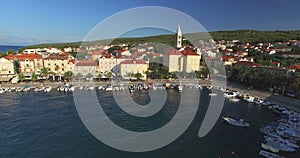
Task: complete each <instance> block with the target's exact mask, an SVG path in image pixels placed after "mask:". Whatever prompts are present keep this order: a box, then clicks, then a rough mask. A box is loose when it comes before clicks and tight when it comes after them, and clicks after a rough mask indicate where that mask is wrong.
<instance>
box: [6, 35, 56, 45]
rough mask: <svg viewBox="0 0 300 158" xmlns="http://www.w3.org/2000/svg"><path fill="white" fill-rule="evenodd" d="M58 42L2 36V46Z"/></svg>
mask: <svg viewBox="0 0 300 158" xmlns="http://www.w3.org/2000/svg"><path fill="white" fill-rule="evenodd" d="M53 42H56V41H51V40H40V39H36V38H26V37H16V36H10V35H0V45H22V46H23V45H24V46H26V45H32V44H40V43H53Z"/></svg>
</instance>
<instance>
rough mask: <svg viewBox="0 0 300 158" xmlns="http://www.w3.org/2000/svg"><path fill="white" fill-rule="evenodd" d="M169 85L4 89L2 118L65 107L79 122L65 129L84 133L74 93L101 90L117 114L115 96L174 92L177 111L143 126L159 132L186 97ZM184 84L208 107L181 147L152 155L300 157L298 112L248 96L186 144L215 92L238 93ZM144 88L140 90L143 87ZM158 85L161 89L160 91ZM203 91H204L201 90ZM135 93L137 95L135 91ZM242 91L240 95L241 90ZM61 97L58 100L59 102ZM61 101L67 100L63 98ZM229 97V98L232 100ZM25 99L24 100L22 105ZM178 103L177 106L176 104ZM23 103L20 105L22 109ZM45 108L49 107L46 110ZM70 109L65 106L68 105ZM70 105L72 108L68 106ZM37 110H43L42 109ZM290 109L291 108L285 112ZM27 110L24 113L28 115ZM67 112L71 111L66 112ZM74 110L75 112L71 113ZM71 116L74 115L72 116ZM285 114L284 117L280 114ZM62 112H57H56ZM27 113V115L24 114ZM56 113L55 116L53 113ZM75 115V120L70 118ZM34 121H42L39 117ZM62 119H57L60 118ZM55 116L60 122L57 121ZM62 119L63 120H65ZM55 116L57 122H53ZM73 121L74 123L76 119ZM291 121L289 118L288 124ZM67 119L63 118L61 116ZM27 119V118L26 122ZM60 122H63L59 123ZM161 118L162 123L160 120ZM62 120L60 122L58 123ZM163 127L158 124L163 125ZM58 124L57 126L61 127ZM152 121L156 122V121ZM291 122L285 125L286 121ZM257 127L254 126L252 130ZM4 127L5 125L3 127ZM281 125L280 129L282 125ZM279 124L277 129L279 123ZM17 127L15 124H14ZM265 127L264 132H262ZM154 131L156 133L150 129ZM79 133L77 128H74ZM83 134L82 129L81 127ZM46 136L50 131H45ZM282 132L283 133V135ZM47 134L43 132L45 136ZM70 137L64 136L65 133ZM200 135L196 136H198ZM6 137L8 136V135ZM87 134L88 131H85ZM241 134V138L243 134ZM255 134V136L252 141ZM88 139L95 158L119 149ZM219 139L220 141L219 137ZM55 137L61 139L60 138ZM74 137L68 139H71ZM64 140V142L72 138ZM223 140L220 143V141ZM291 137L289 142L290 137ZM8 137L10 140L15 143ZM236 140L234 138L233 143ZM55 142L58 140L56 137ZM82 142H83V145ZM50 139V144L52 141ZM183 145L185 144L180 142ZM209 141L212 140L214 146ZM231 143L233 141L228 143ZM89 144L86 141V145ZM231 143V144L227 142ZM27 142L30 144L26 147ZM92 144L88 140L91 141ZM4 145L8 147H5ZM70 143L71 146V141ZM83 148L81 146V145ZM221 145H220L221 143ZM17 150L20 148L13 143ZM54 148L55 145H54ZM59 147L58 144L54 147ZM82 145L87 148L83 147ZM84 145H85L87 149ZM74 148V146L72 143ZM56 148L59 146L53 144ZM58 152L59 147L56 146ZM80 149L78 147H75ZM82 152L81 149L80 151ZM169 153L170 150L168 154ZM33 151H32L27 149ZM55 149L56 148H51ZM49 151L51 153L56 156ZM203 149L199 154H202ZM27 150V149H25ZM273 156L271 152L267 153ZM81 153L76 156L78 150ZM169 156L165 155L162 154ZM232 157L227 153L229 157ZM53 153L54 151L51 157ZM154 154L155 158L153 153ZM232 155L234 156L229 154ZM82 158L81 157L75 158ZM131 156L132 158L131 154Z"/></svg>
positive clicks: (140, 98)
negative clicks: (295, 128)
mask: <svg viewBox="0 0 300 158" xmlns="http://www.w3.org/2000/svg"><path fill="white" fill-rule="evenodd" d="M166 85H168V84H164V83H161V84H158V83H156V84H147V86H145V85H144V84H140V83H139V84H138V83H137V84H124V85H122V86H121V85H118V86H116V85H109V84H107V85H103V86H99V87H93V86H90V87H89V86H79V85H78V86H71V85H61V86H57V87H56V88H49V87H26V86H25V87H15V88H1V89H2V91H3V93H2V94H0V98H1V101H2V103H1V109H2V110H1V113H0V114H1V115H0V116H1V117H0V118H1V119H3V120H4V121H6V123H8V125H9V122H10V121H9V122H7V121H8V117H9V116H10V115H11V114H9V113H11V112H13V111H14V110H13V109H14V108H21V107H22V109H23V110H26V109H27V108H25V107H24V105H25V104H26V105H27V106H29V107H31V106H33V107H31V108H37V107H39V109H40V110H47V108H50V109H52V108H57V107H59V109H60V110H62V111H65V112H67V113H69V114H67V115H66V116H60V117H71V118H73V119H75V118H76V119H75V120H77V121H76V123H75V124H76V126H73V125H70V124H69V123H66V122H65V121H63V122H64V123H65V125H64V126H67V127H68V128H71V129H72V128H79V127H80V130H79V131H82V130H84V131H85V128H84V127H83V126H82V123H81V122H80V120H78V116H77V114H76V111H74V110H75V109H74V105H73V104H74V103H73V99H72V92H73V91H76V90H79V91H83V92H85V91H86V93H89V92H91V91H95V92H96V94H97V95H98V97H99V101H101V102H103V103H104V107H103V108H104V109H107V110H109V111H110V110H113V111H115V110H116V109H114V108H113V106H109V105H111V104H115V103H114V101H113V98H111V97H112V95H113V93H112V92H119V93H124V92H125V91H130V92H131V93H132V95H131V96H132V98H133V99H134V101H136V102H137V103H139V104H145V103H147V102H148V101H149V98H148V97H145V95H146V96H147V94H148V92H149V91H161V90H166V91H167V93H168V99H167V102H166V105H165V106H166V107H165V108H167V109H169V110H171V111H168V110H167V109H162V112H164V110H167V111H165V112H166V113H167V117H166V118H165V117H161V116H160V115H159V114H158V116H157V117H158V118H156V117H154V120H152V121H154V122H152V121H150V124H148V123H146V124H148V125H145V126H142V127H144V128H146V129H143V130H151V129H153V128H154V124H157V125H155V127H157V126H163V124H164V123H166V122H167V121H168V120H169V119H170V117H172V115H173V114H175V113H176V109H177V106H178V99H179V98H180V97H179V96H180V94H181V93H180V90H179V88H178V87H179V86H178V85H173V86H166ZM181 86H182V90H184V89H190V90H192V91H191V93H192V92H193V90H197V91H198V90H199V91H200V92H201V98H202V99H201V101H200V103H199V105H200V107H202V108H201V109H202V110H200V111H199V112H198V114H197V116H198V117H196V118H195V119H196V120H195V121H196V122H195V124H194V126H193V127H191V130H190V131H187V133H186V134H184V135H183V138H182V139H180V140H181V141H183V142H181V143H179V144H177V145H175V146H174V145H170V146H167V147H165V148H163V149H161V150H159V151H154V152H152V153H153V154H154V155H155V153H156V154H158V153H159V155H160V156H167V157H169V156H172V157H180V156H179V155H176V154H175V155H173V154H174V153H173V152H168V151H169V150H171V151H174V150H175V148H177V147H176V146H178V145H180V148H181V150H180V151H181V152H183V151H189V152H191V153H194V154H195V155H201V156H203V152H204V153H205V154H204V155H206V156H208V157H217V156H220V157H230V156H229V155H230V152H232V151H234V152H235V154H236V155H238V156H239V157H249V158H250V157H257V156H258V155H261V156H265V157H274V156H275V157H276V155H274V154H277V155H279V156H286V157H295V158H296V157H297V154H298V153H299V150H298V148H299V146H298V136H297V135H295V134H294V133H293V132H291V131H290V130H288V129H291V128H292V125H293V126H294V124H288V123H287V122H291V121H294V122H298V119H299V118H298V115H299V114H298V113H297V112H295V111H292V110H288V109H286V108H283V107H280V106H279V105H274V104H272V103H265V105H263V103H261V104H260V103H258V102H248V101H247V100H246V99H244V98H246V97H244V96H243V95H241V93H240V94H237V95H236V96H235V97H234V98H236V99H239V101H235V102H232V101H230V100H227V101H225V106H224V108H223V112H222V114H221V115H222V116H223V117H220V118H219V121H218V122H217V124H216V125H215V127H214V130H212V131H211V133H210V134H208V135H207V136H206V137H204V138H202V139H200V138H198V139H199V140H198V141H196V142H195V141H192V142H194V143H192V146H191V145H187V144H186V143H188V142H191V139H195V137H196V136H197V134H196V133H195V132H197V128H199V127H196V126H195V125H198V126H199V125H200V124H201V118H202V116H203V114H205V110H203V108H204V109H206V108H207V106H208V105H207V104H208V102H209V98H210V97H214V96H211V94H212V91H214V93H215V94H216V95H224V94H225V93H230V92H231V91H232V90H229V89H227V90H226V89H223V88H218V87H208V88H207V87H202V86H190V85H181ZM139 87H140V88H139ZM154 87H156V89H155V88H154ZM200 87H201V88H200ZM131 89H132V91H131ZM237 93H239V92H237ZM33 96H34V98H35V99H34V100H33V102H32V103H30V104H28V101H30V98H32V97H33ZM14 97H17V98H16V99H17V102H16V103H14V102H13V100H14V99H13V98H14ZM54 98H55V99H54ZM58 98H61V99H58ZM228 98H229V97H228ZM232 98H233V97H230V99H232ZM18 100H19V101H18ZM39 100H42V102H40V101H39ZM176 102H177V103H176ZM19 104H20V105H19ZM43 105H44V106H43ZM62 105H64V106H62ZM66 105H67V106H66ZM36 106H37V107H36ZM284 109H285V110H284ZM23 110H22V111H23ZM32 110H34V111H35V110H37V109H32ZM60 110H58V111H56V112H55V113H54V115H59V113H61V112H60ZM66 110H67V111H66ZM69 110H71V111H69ZM70 112H71V113H70ZM279 112H280V113H279ZM56 113H57V114H56ZM114 113H115V114H114V115H112V119H115V121H117V122H119V123H121V125H122V126H125V127H126V126H128V128H129V129H135V128H136V127H135V126H133V125H130V124H128V123H129V122H132V121H133V122H134V124H136V123H137V124H140V125H143V123H142V122H139V121H136V120H135V119H134V118H130V119H129V120H128V119H125V118H124V116H123V114H122V112H121V111H119V110H116V111H115V112H114ZM25 114H26V113H25ZM50 114H51V113H46V114H44V115H50ZM226 114H236V115H239V116H242V117H243V119H245V120H242V121H241V120H239V119H232V118H231V117H224V116H226ZM282 114H285V116H289V117H284V118H285V120H284V119H282V118H281V117H280V116H282ZM22 115H23V114H21V116H22ZM51 115H52V114H51ZM70 115H71V116H70ZM21 116H20V117H21ZM33 117H34V118H36V117H40V116H39V114H38V113H36V114H35V113H33ZM55 117H57V116H55ZM55 117H54V118H55ZM60 117H58V118H60ZM47 118H48V117H43V119H42V120H44V121H47V120H48V119H47ZM54 118H51V120H52V122H53V119H54ZM58 118H56V119H55V120H57V119H58ZM71 118H69V119H71ZM278 118H279V120H280V121H279V122H275V124H276V123H277V125H278V126H277V128H274V127H272V126H269V125H268V124H269V123H274V121H275V120H276V119H278ZM287 118H288V120H286V119H287ZM10 119H20V118H10ZM61 119H63V118H61ZM25 120H26V119H25ZM59 120H60V119H59ZM158 120H161V122H160V121H158ZM222 120H225V121H226V120H227V121H228V123H229V124H231V125H233V126H242V127H247V128H235V127H232V126H228V125H227V124H225V123H224V121H222ZM57 121H58V120H57ZM157 121H158V122H160V123H158V122H157ZM55 122H56V121H54V122H53V123H55ZM151 122H152V123H151ZM284 122H285V123H284ZM36 123H38V128H39V129H40V130H41V131H44V130H45V129H48V130H50V131H53V132H58V133H60V132H62V131H60V130H56V129H57V128H53V129H52V127H55V126H56V125H54V124H52V125H51V124H50V125H49V126H50V127H51V129H50V127H48V125H45V124H41V123H42V122H36ZM250 124H251V126H250ZM3 125H4V124H3ZM279 125H280V126H279ZM11 126H12V125H11ZM273 126H274V125H273ZM13 127H14V126H13ZM261 127H264V128H261ZM44 128H45V129H44ZM148 128H150V129H148ZM58 129H61V130H66V129H64V128H62V127H59V128H58ZM73 130H74V129H73ZM77 130H78V129H77ZM6 132H7V133H6V134H9V135H10V136H8V138H10V139H17V140H18V139H24V138H18V136H14V133H15V132H17V131H14V130H9V131H6ZM44 132H46V131H44ZM262 132H263V133H264V135H261V133H262ZM278 132H279V133H280V132H281V133H280V134H278ZM42 133H43V132H42ZM63 133H64V134H63ZM63 133H62V134H61V136H63V135H65V134H66V131H64V132H63ZM193 133H194V134H193ZM6 134H5V135H6ZM81 134H83V133H81ZM237 135H240V136H237ZM249 135H251V136H250V137H249ZM3 136H4V135H3ZM31 137H33V138H34V139H40V137H41V135H40V134H39V133H36V135H32V136H31ZM72 137H74V139H75V140H77V139H78V141H79V142H81V141H82V140H81V138H78V137H75V136H72ZM85 137H87V138H88V139H89V141H90V142H94V143H93V144H94V145H95V146H98V147H99V148H100V149H101V150H100V151H98V150H96V151H93V152H92V153H93V154H96V155H99V154H101V155H102V154H103V152H102V150H108V151H110V150H113V149H108V147H106V146H105V145H101V144H99V143H96V142H95V140H93V139H94V138H92V137H91V136H89V134H85ZM214 137H216V138H214ZM54 138H56V137H55V136H54ZM67 138H68V137H67ZM67 138H66V139H63V140H66V141H67ZM217 138H218V140H216V139H217ZM287 138H288V139H287ZM10 139H8V140H10ZM59 139H62V138H61V137H59ZM228 139H230V140H228ZM299 139H300V138H299ZM54 140H55V139H54ZM80 140H81V141H80ZM47 141H49V140H47ZM178 141H179V140H178ZM208 141H209V142H208ZM227 141H228V142H227ZM84 142H86V141H84ZM226 142H227V143H226ZM26 143H27V142H25V144H26ZM44 143H45V142H41V145H42V146H44V145H46V144H47V143H46V144H44ZM86 143H88V142H86ZM232 143H234V144H235V145H232ZM1 144H4V143H1ZM67 144H68V143H67ZM67 144H64V143H62V144H60V145H62V146H69V145H70V144H68V145H67ZM79 144H80V143H79ZM217 144H219V145H217ZM242 144H245V145H246V144H247V145H251V146H253V148H255V150H251V151H249V150H248V148H247V147H245V146H243V145H242ZM11 145H12V146H13V145H14V144H11ZM48 145H49V144H48ZM52 145H54V144H52ZM81 145H82V144H81ZM81 145H80V146H81ZM71 146H72V145H71ZM89 146H93V145H89ZM183 146H187V147H183ZM31 147H34V148H35V149H32V150H39V147H38V146H34V145H33V146H28V145H27V146H26V147H25V146H23V148H31ZM53 147H54V146H53ZM2 148H3V149H5V150H4V151H5V153H6V154H4V153H1V154H4V155H9V154H10V153H12V152H13V151H9V148H6V147H3V146H2ZM54 148H55V147H54ZM73 148H74V146H73ZM75 148H76V147H75ZM196 148H203V150H200V151H201V154H200V153H198V152H196V151H199V150H198V149H197V150H196ZM168 149H169V150H168ZM262 149H263V150H264V152H260V150H262ZM91 150H92V148H89V149H87V151H89V152H91ZM26 151H27V150H26ZM50 151H51V150H50ZM50 151H49V152H50ZM113 151H114V154H117V155H119V154H120V155H123V154H124V153H123V152H116V151H115V150H113ZM200 151H199V152H200ZM211 151H217V152H216V153H215V152H211ZM19 152H22V151H19ZM267 152H269V153H267ZM75 153H76V152H75ZM161 153H163V154H161ZM226 153H227V154H226ZM48 154H50V153H48ZM68 154H71V155H72V154H73V153H68ZM63 155H64V154H62V153H61V154H60V156H63ZM106 155H107V156H109V155H110V152H108V153H106ZM128 155H130V156H128V157H132V156H133V157H134V154H133V155H132V154H128ZM150 155H151V154H150ZM226 155H228V156H226ZM74 157H76V156H74ZM125 157H126V156H125ZM189 157H197V156H192V155H190V156H189Z"/></svg>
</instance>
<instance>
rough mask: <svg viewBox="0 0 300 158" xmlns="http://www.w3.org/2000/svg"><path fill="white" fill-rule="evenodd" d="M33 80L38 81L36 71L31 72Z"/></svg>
mask: <svg viewBox="0 0 300 158" xmlns="http://www.w3.org/2000/svg"><path fill="white" fill-rule="evenodd" d="M31 80H32V81H33V82H36V81H37V75H36V74H35V73H32V74H31Z"/></svg>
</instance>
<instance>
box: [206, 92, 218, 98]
mask: <svg viewBox="0 0 300 158" xmlns="http://www.w3.org/2000/svg"><path fill="white" fill-rule="evenodd" d="M208 95H209V96H211V97H214V96H217V95H218V94H217V93H209V94H208Z"/></svg>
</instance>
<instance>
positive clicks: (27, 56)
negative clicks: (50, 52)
mask: <svg viewBox="0 0 300 158" xmlns="http://www.w3.org/2000/svg"><path fill="white" fill-rule="evenodd" d="M5 58H6V59H8V60H15V59H18V60H20V61H23V60H26V59H27V60H34V59H43V58H42V56H41V55H38V54H15V55H13V54H9V55H7V56H5Z"/></svg>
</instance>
